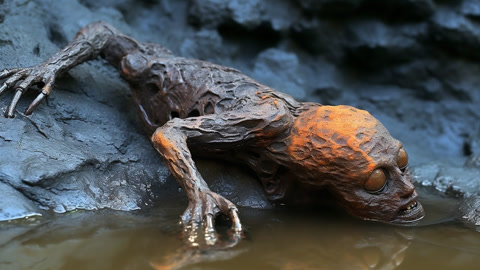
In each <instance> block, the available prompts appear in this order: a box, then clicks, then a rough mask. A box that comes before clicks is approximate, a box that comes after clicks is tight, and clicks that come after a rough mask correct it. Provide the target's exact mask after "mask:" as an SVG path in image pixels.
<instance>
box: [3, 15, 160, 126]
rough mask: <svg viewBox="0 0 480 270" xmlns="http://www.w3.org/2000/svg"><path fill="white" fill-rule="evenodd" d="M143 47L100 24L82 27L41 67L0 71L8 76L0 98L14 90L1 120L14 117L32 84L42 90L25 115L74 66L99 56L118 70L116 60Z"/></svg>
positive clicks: (109, 27) (143, 46)
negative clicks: (58, 78)
mask: <svg viewBox="0 0 480 270" xmlns="http://www.w3.org/2000/svg"><path fill="white" fill-rule="evenodd" d="M146 47H147V45H144V44H141V43H139V42H137V41H135V40H134V39H132V38H129V37H127V36H125V35H123V34H122V33H120V32H119V31H118V30H116V29H115V28H113V27H112V26H110V25H108V24H106V23H104V22H95V23H91V24H89V25H87V26H86V27H84V28H82V29H81V30H80V31H79V32H78V33H77V35H76V36H75V38H74V39H73V41H72V42H70V44H68V45H67V46H66V47H65V48H64V49H62V50H60V51H59V52H57V53H56V54H55V55H53V56H52V57H51V58H50V59H48V60H47V61H45V62H44V63H43V64H40V65H38V66H34V67H28V68H13V69H6V70H2V71H0V80H1V79H4V78H7V77H9V78H8V79H7V80H6V81H5V82H4V83H3V85H1V86H0V95H1V94H2V93H3V92H4V91H6V90H7V89H10V88H15V89H16V93H15V96H14V97H13V99H12V101H11V102H10V105H9V106H8V108H7V110H6V112H5V117H13V116H14V112H15V107H16V106H17V103H18V101H19V100H20V97H21V96H22V94H23V93H24V92H25V91H26V90H28V88H29V87H31V86H32V85H35V84H36V85H40V86H41V87H42V91H41V93H40V94H39V95H38V96H37V98H35V99H34V101H33V102H32V103H31V104H30V106H29V107H28V108H27V110H26V111H25V114H26V115H29V114H31V113H32V111H33V110H34V109H35V108H36V107H37V106H38V104H39V103H40V102H41V101H42V99H43V98H45V96H48V95H49V94H50V92H51V89H52V86H53V84H54V82H55V79H56V78H57V77H58V76H59V75H60V74H62V73H64V72H66V71H68V70H70V69H71V68H73V67H74V66H76V65H78V64H81V63H83V62H85V61H88V60H91V59H93V58H95V57H97V56H99V55H100V56H102V57H103V58H105V59H106V60H107V61H108V62H110V63H111V64H112V65H114V66H115V67H117V68H120V60H121V59H122V57H123V56H125V55H126V54H128V53H130V52H133V51H136V50H143V49H145V48H146ZM159 47H160V46H159ZM155 49H157V50H155V52H156V53H158V51H159V50H158V48H155ZM165 51H166V50H165Z"/></svg>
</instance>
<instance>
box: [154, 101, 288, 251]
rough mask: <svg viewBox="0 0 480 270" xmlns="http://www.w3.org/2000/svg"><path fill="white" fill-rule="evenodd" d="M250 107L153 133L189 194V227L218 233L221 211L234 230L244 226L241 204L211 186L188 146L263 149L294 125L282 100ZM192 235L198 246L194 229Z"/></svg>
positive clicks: (185, 219)
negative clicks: (215, 230)
mask: <svg viewBox="0 0 480 270" xmlns="http://www.w3.org/2000/svg"><path fill="white" fill-rule="evenodd" d="M270 101H271V100H270ZM250 105H251V106H244V107H243V110H242V109H240V110H235V111H230V112H225V113H221V114H215V115H207V116H202V117H192V118H187V119H180V118H175V119H172V120H170V121H169V122H167V123H166V124H165V125H164V126H162V127H160V128H158V129H157V130H156V132H155V133H154V134H153V136H152V142H153V145H154V147H155V148H156V149H157V151H158V152H159V153H160V154H161V155H162V157H163V159H164V160H165V163H166V165H167V166H168V168H169V170H170V172H171V173H172V174H173V175H174V176H175V178H176V179H177V181H178V182H179V183H180V185H181V186H182V188H183V189H184V190H185V192H186V193H187V196H188V199H189V205H188V208H187V210H186V211H185V213H184V214H183V215H182V216H181V218H182V222H183V224H184V226H186V227H185V228H186V230H190V228H193V230H196V229H198V228H199V227H201V226H203V228H204V229H205V233H213V232H214V228H213V221H214V217H215V216H216V215H217V214H219V213H223V214H225V215H228V216H229V217H230V218H231V220H232V222H233V226H234V230H235V231H241V230H242V226H241V223H240V220H239V218H238V215H237V211H238V210H237V208H236V207H235V205H234V204H233V203H231V202H230V201H228V200H227V199H225V198H223V197H222V196H220V195H218V194H216V193H214V192H212V191H211V190H210V189H209V188H208V186H207V184H206V183H205V181H204V179H203V178H202V176H201V175H200V173H199V172H198V170H197V168H196V167H195V163H194V161H193V160H192V157H191V154H190V150H189V147H195V148H196V149H209V148H210V149H215V150H223V151H225V150H228V149H233V148H240V147H262V145H265V144H267V143H268V142H269V141H271V140H272V139H273V138H274V137H276V136H279V134H281V133H283V132H284V131H285V130H287V129H288V128H289V127H290V126H291V124H292V123H293V118H292V116H291V115H290V113H289V111H288V109H286V107H285V105H283V103H282V102H268V101H265V102H263V104H250ZM246 108H248V109H246ZM192 234H193V236H192ZM188 237H191V238H192V239H190V241H192V244H195V243H194V241H196V240H197V239H195V238H196V235H195V232H191V233H190V235H188Z"/></svg>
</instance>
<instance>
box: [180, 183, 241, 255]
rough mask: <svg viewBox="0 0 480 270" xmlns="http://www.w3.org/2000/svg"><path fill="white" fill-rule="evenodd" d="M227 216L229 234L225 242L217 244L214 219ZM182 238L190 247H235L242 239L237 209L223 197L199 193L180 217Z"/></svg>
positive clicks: (212, 193)
mask: <svg viewBox="0 0 480 270" xmlns="http://www.w3.org/2000/svg"><path fill="white" fill-rule="evenodd" d="M219 214H224V215H227V216H228V217H229V218H230V220H231V222H232V229H231V234H230V235H229V239H228V241H227V242H229V243H227V244H226V243H218V241H219V237H218V234H217V232H216V231H215V227H214V222H215V217H216V216H218V215H219ZM180 223H181V225H183V233H184V235H183V237H184V239H185V241H186V244H187V245H188V246H190V247H200V246H202V245H207V246H214V245H221V246H224V245H232V246H233V245H235V244H236V243H238V241H239V240H240V239H241V238H242V236H243V234H242V233H243V232H242V225H241V223H240V219H239V217H238V209H237V207H235V205H234V204H233V203H232V202H230V201H229V200H227V199H225V198H224V197H222V196H220V195H218V194H216V193H214V192H212V191H207V192H201V193H199V194H197V196H195V198H192V199H191V201H190V203H189V205H188V207H187V210H185V212H184V213H183V215H182V216H181V222H180Z"/></svg>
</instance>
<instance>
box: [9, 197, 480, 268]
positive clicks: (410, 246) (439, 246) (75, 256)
mask: <svg viewBox="0 0 480 270" xmlns="http://www.w3.org/2000/svg"><path fill="white" fill-rule="evenodd" d="M172 201H173V202H172ZM422 201H423V203H424V206H425V208H426V211H427V217H426V219H425V220H424V221H422V222H421V223H420V224H418V225H417V226H415V227H396V226H390V225H383V224H377V223H370V222H362V221H359V220H356V219H354V218H351V217H349V216H347V215H344V214H339V213H337V211H327V212H325V211H315V210H305V211H298V210H291V209H275V210H252V209H242V212H241V216H242V220H243V222H244V225H245V226H246V228H247V234H246V236H245V239H243V240H241V241H240V243H238V244H237V245H236V246H234V247H232V248H223V249H222V248H217V249H208V250H201V251H192V250H189V249H185V248H184V247H183V244H182V241H181V240H180V239H179V232H178V226H177V217H178V214H179V213H181V212H182V210H183V207H184V204H185V201H184V200H181V201H180V202H178V200H170V201H168V202H163V203H162V205H161V206H159V207H156V208H155V209H150V210H148V211H142V212H136V213H124V212H115V211H98V212H81V211H79V212H74V213H68V214H63V215H54V216H50V217H41V218H37V219H36V220H29V221H21V222H10V223H3V224H0V269H172V268H175V267H176V268H179V269H478V265H480V233H479V232H476V231H475V230H474V229H472V228H466V227H464V226H463V225H461V224H459V223H457V222H455V221H452V220H451V219H452V218H451V216H452V214H451V211H452V210H453V209H454V204H455V201H453V200H451V199H445V198H441V197H438V196H427V195H422ZM220 229H221V231H222V229H225V227H221V228H220ZM222 234H223V236H224V238H226V239H228V237H227V236H228V232H225V230H223V232H222ZM226 243H228V241H227V242H226Z"/></svg>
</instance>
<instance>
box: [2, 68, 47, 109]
mask: <svg viewBox="0 0 480 270" xmlns="http://www.w3.org/2000/svg"><path fill="white" fill-rule="evenodd" d="M55 76H56V72H55V70H53V69H50V68H48V67H47V66H45V65H42V66H35V67H30V68H13V69H5V70H2V71H0V80H1V79H5V78H8V79H7V80H6V81H5V82H4V83H3V84H2V85H1V86H0V95H1V94H2V93H3V92H5V91H6V90H8V89H12V88H15V89H16V92H15V96H14V97H13V99H12V101H11V102H10V105H8V108H7V110H6V111H5V117H7V118H13V116H14V114H15V108H16V107H17V103H18V101H19V100H20V97H21V96H22V94H23V93H25V92H26V91H27V90H28V89H29V88H30V87H31V86H33V85H35V84H37V85H41V86H42V91H41V92H40V94H39V95H38V96H37V97H36V98H35V99H34V100H33V101H32V103H31V104H30V106H28V108H27V109H26V110H25V114H26V115H30V114H32V112H33V110H34V109H35V108H36V107H37V106H38V104H40V102H41V101H42V99H44V98H45V97H46V96H48V95H49V94H50V91H51V89H52V86H53V83H54V81H55Z"/></svg>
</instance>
